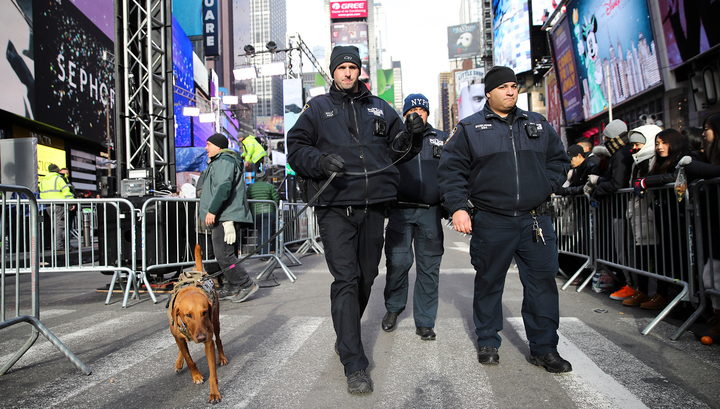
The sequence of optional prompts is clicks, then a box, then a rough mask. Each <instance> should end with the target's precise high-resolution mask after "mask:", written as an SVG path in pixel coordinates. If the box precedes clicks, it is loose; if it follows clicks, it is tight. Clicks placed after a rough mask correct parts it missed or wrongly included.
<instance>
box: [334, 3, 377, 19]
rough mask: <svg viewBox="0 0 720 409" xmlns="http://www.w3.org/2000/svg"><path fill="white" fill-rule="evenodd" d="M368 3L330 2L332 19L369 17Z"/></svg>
mask: <svg viewBox="0 0 720 409" xmlns="http://www.w3.org/2000/svg"><path fill="white" fill-rule="evenodd" d="M367 15H368V13H367V1H365V0H340V1H331V2H330V18H331V19H338V18H364V17H367Z"/></svg>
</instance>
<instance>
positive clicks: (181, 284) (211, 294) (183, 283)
mask: <svg viewBox="0 0 720 409" xmlns="http://www.w3.org/2000/svg"><path fill="white" fill-rule="evenodd" d="M189 286H192V287H195V288H198V289H200V290H201V291H202V292H204V293H205V295H206V296H207V297H208V299H209V300H210V305H211V306H212V307H213V308H215V304H216V303H217V302H218V300H217V292H215V281H214V280H213V279H212V277H210V276H208V275H207V273H205V272H203V271H184V272H183V273H181V274H180V276H179V277H178V282H177V283H175V286H174V287H173V292H172V295H171V296H170V299H168V303H167V305H165V307H166V308H167V309H168V310H167V314H168V318H169V319H170V325H174V326H176V327H177V329H178V331H180V333H181V334H183V335H184V336H185V338H187V339H189V340H192V335H190V331H188V329H187V326H186V325H185V322H183V320H182V317H179V316H178V322H177V323H176V322H175V320H174V319H173V314H172V311H173V309H174V307H175V297H176V296H177V294H178V293H179V292H180V290H182V289H183V288H185V287H189ZM168 307H169V308H168Z"/></svg>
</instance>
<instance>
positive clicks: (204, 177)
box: [198, 149, 253, 223]
mask: <svg viewBox="0 0 720 409" xmlns="http://www.w3.org/2000/svg"><path fill="white" fill-rule="evenodd" d="M198 186H201V191H200V207H199V214H200V219H201V220H205V216H207V214H208V213H212V214H214V215H215V216H216V217H215V220H216V223H220V222H225V221H234V222H240V223H252V222H253V218H252V214H251V213H250V207H249V206H248V201H247V195H246V193H245V172H244V171H243V166H242V164H241V162H240V160H239V158H238V157H237V154H236V153H235V152H233V151H231V150H230V149H223V150H221V151H220V153H218V154H217V155H215V156H213V157H211V158H210V160H209V164H208V167H207V169H205V170H204V171H203V173H202V174H201V175H200V179H198Z"/></svg>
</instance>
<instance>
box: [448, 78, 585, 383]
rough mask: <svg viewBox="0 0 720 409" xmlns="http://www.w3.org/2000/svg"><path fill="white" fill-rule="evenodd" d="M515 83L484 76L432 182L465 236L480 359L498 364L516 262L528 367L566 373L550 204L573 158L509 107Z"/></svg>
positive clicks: (530, 117)
mask: <svg viewBox="0 0 720 409" xmlns="http://www.w3.org/2000/svg"><path fill="white" fill-rule="evenodd" d="M518 85H519V84H518V81H517V78H516V77H515V73H514V72H513V71H512V69H510V68H508V67H501V66H498V67H494V68H493V69H491V70H490V71H488V72H487V74H485V93H486V94H485V96H486V97H487V102H486V104H485V107H484V108H483V109H482V110H481V111H479V112H476V113H474V114H472V115H470V116H469V117H467V118H465V119H463V120H461V121H460V122H459V123H458V125H457V127H455V129H454V130H453V132H452V134H451V135H450V139H448V141H447V143H446V144H445V148H444V149H443V151H442V156H441V158H440V165H439V168H438V185H439V187H440V195H441V198H442V203H443V206H444V207H445V209H446V210H447V211H448V213H449V214H451V215H452V222H453V227H454V228H455V230H457V231H459V232H461V233H465V234H472V239H471V243H470V259H471V262H472V265H473V266H474V267H475V293H474V298H473V316H474V320H475V327H476V329H475V333H476V335H477V347H478V354H477V358H478V362H480V363H481V364H483V365H497V364H499V363H500V355H499V354H498V348H499V347H500V343H501V340H502V339H501V338H500V334H499V332H500V331H501V330H502V329H503V314H502V292H503V287H504V284H505V277H506V275H507V270H508V268H509V267H510V263H511V262H512V260H513V257H514V258H515V260H516V261H517V265H518V270H519V274H520V280H521V281H522V283H523V287H524V289H525V290H524V298H523V304H522V317H523V322H524V324H525V332H526V333H527V337H528V340H529V341H530V363H532V364H533V365H538V366H542V367H543V368H545V369H546V370H547V371H548V372H554V373H559V372H569V371H571V370H572V365H571V364H570V362H568V361H566V360H565V359H563V358H562V357H560V355H559V354H558V352H557V344H558V334H557V329H558V324H559V321H560V310H559V305H558V289H557V285H556V283H555V275H556V274H557V272H558V251H557V246H556V236H555V231H554V229H553V224H552V219H551V217H550V207H549V200H550V195H551V194H553V193H554V192H555V191H556V190H557V189H558V188H559V187H561V186H562V184H563V183H564V182H565V180H566V179H567V171H568V168H569V165H570V160H569V159H568V156H567V154H566V152H565V148H564V147H563V144H562V142H561V141H560V136H558V134H557V132H555V130H554V129H553V128H552V126H550V124H549V123H548V121H547V120H546V119H545V118H544V117H543V116H542V115H540V114H537V113H535V112H529V111H524V110H522V109H520V108H518V107H517V106H516V103H517V99H518V88H519V87H518ZM477 158H482V160H477Z"/></svg>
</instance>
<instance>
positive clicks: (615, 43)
mask: <svg viewBox="0 0 720 409" xmlns="http://www.w3.org/2000/svg"><path fill="white" fill-rule="evenodd" d="M567 11H568V16H569V18H570V22H569V25H570V30H571V32H572V37H573V45H574V46H573V47H572V48H573V51H574V53H575V60H576V61H577V71H578V79H579V81H580V87H581V88H580V90H581V92H582V106H583V113H584V115H585V117H586V118H589V117H591V116H594V115H597V114H598V113H600V112H602V111H604V110H605V109H607V107H608V98H609V97H610V96H611V97H612V103H613V105H615V104H617V103H620V102H622V101H624V100H626V99H628V98H631V97H633V96H634V95H637V94H638V93H640V92H642V91H645V90H646V89H648V88H651V87H653V86H655V85H658V84H660V82H661V77H660V67H659V64H658V59H657V54H656V46H655V41H654V39H653V33H652V27H651V23H650V15H649V13H648V8H647V4H646V3H645V2H644V1H623V2H611V3H608V2H607V1H606V0H582V1H578V0H571V1H570V2H569V3H568V4H567ZM606 76H609V77H610V83H609V84H608V83H607V80H606Z"/></svg>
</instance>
